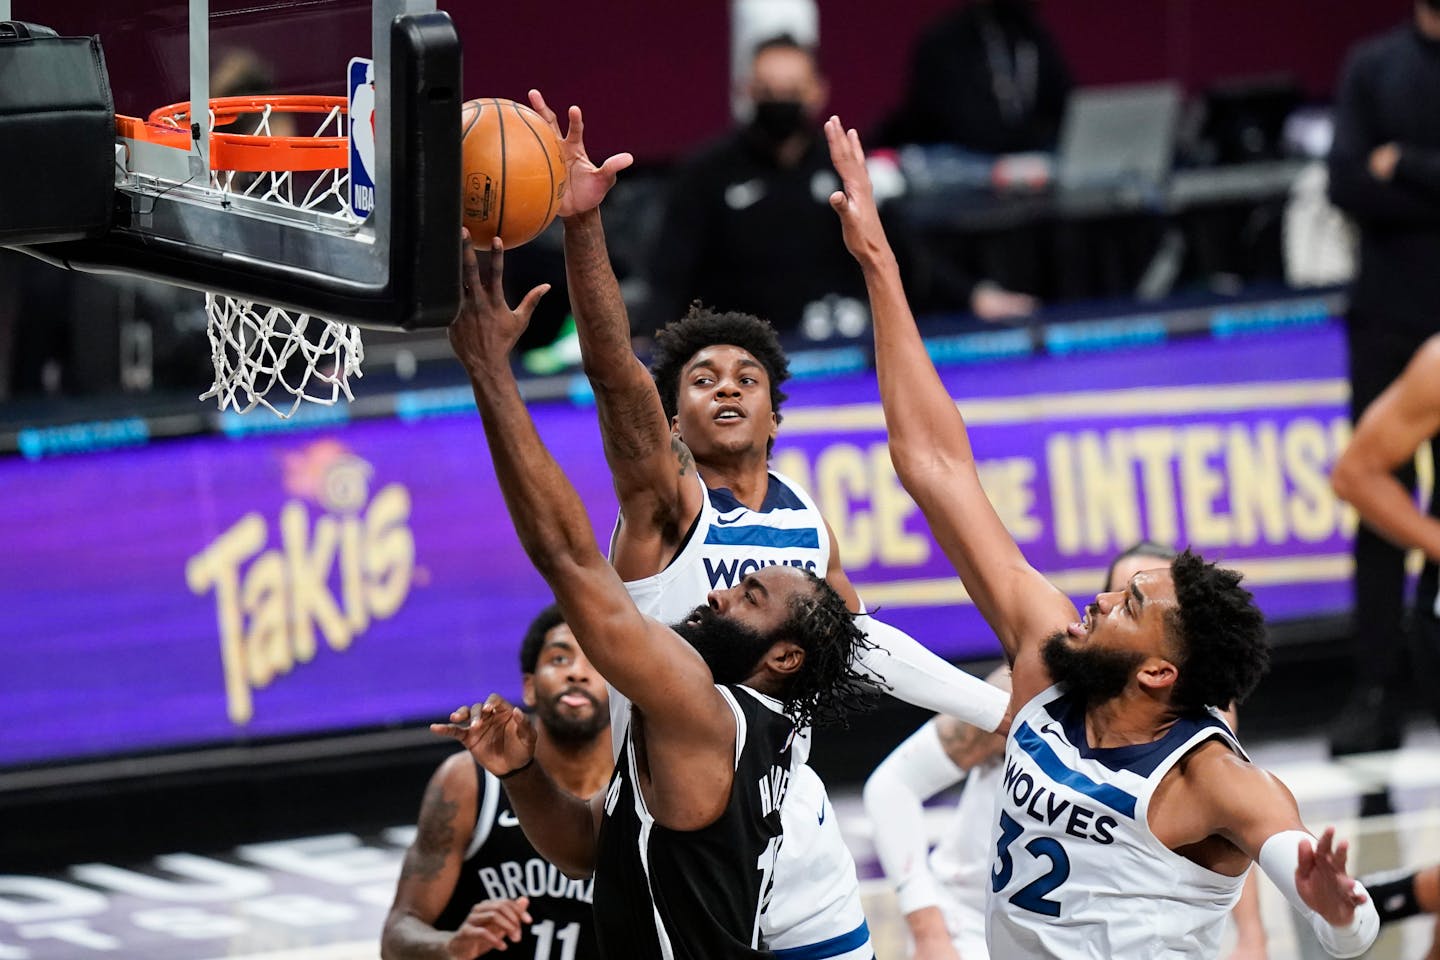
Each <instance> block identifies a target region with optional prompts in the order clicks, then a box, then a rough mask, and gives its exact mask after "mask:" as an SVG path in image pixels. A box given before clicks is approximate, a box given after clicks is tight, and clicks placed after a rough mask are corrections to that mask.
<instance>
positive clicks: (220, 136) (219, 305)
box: [116, 96, 364, 418]
mask: <svg viewBox="0 0 1440 960" xmlns="http://www.w3.org/2000/svg"><path fill="white" fill-rule="evenodd" d="M209 112H210V128H211V131H212V133H211V137H210V186H211V188H212V189H213V190H215V191H218V192H219V194H220V199H221V202H222V203H226V204H233V205H234V206H235V208H236V209H237V210H240V211H241V212H244V211H246V210H257V211H258V210H261V209H263V210H264V211H265V213H266V215H272V216H273V215H274V214H275V213H281V212H284V213H291V214H294V215H299V216H304V217H305V218H306V219H307V221H308V222H311V223H313V224H314V225H315V226H316V227H317V228H318V229H333V230H338V231H342V232H353V231H354V230H355V229H356V228H357V227H358V225H359V220H358V219H357V218H356V217H355V216H354V215H353V214H352V213H351V212H350V205H349V197H348V191H349V183H350V174H349V164H350V141H349V137H348V136H346V135H345V133H346V132H345V126H344V125H345V116H346V101H345V98H344V97H320V96H251V97H217V98H215V99H212V100H211V101H210V111H209ZM116 121H117V132H118V133H119V135H120V136H122V137H125V138H128V139H131V140H136V141H142V142H147V143H153V144H156V145H159V146H168V147H175V148H178V149H184V150H187V151H188V150H189V149H190V148H191V123H192V121H191V118H190V104H189V103H176V104H171V105H169V106H165V107H161V108H159V109H158V110H155V111H153V112H151V114H150V116H149V118H148V120H146V121H144V122H142V121H140V120H139V119H136V118H133V117H117V118H116ZM237 125H239V126H242V127H247V128H248V129H246V130H242V131H235V130H222V129H221V128H224V127H232V126H237ZM292 125H293V126H295V127H297V128H300V127H303V126H306V125H308V126H310V127H312V128H313V129H311V130H310V132H308V133H292V132H289V131H287V130H286V129H285V127H287V126H292ZM277 127H279V128H280V129H279V130H278V131H277V129H276V128H277ZM205 312H206V314H207V316H208V318H209V319H208V330H207V333H208V335H209V339H210V359H211V361H212V362H213V364H214V367H215V383H214V385H213V386H211V388H210V389H209V390H207V391H206V392H205V393H203V394H201V395H200V399H201V400H208V399H210V398H211V397H214V398H216V400H217V402H218V404H219V407H220V409H221V410H222V411H223V410H226V409H233V410H235V411H236V412H237V413H247V412H249V411H250V410H252V409H254V407H255V406H256V405H257V404H258V405H261V406H264V407H265V408H267V409H268V410H270V411H271V412H272V413H274V414H275V415H276V416H279V417H282V418H288V417H290V416H292V415H293V414H294V413H295V411H296V410H297V409H299V407H300V404H301V402H302V401H309V402H311V403H319V404H323V405H326V406H330V405H333V404H335V403H336V402H338V401H339V399H340V397H341V396H342V395H343V396H344V397H345V399H346V400H347V401H348V400H353V399H354V396H353V395H352V394H351V392H350V382H349V381H350V378H351V377H352V376H353V377H355V378H357V379H358V378H359V377H360V376H362V373H361V371H360V361H361V360H362V359H363V358H364V347H363V345H362V344H361V341H360V328H359V327H356V326H354V325H352V324H348V323H340V322H337V321H333V320H327V319H325V318H323V317H316V316H312V315H310V314H306V313H297V312H295V311H290V310H285V309H282V308H280V307H275V306H269V305H266V304H261V303H255V302H254V301H251V300H246V299H243V298H240V297H233V296H227V295H223V294H218V293H206V294H205ZM272 391H274V392H275V399H274V402H272V400H271V397H270V394H271V393H272Z"/></svg>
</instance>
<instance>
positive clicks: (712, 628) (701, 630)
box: [670, 606, 774, 683]
mask: <svg viewBox="0 0 1440 960" xmlns="http://www.w3.org/2000/svg"><path fill="white" fill-rule="evenodd" d="M692 621H693V622H692ZM670 629H672V630H674V631H675V632H676V633H678V634H680V636H682V637H684V638H685V640H686V642H688V643H689V644H690V646H692V647H694V648H695V650H696V652H698V653H699V654H700V656H701V658H702V659H704V661H705V664H706V666H708V667H709V668H710V675H711V676H712V677H714V678H715V682H716V683H744V682H745V681H746V680H747V679H749V678H750V676H751V675H752V674H753V673H754V672H755V667H756V666H757V665H759V663H760V659H761V658H762V657H764V656H765V654H766V653H767V652H768V651H769V650H770V647H771V645H772V644H773V643H774V640H772V639H771V638H769V637H765V636H761V635H760V634H759V633H757V632H756V631H754V630H751V629H750V628H749V627H746V626H742V625H741V624H738V623H736V622H735V621H734V620H731V619H729V618H728V617H722V616H720V614H718V613H716V612H715V611H714V610H711V609H710V608H709V607H708V606H699V607H696V608H695V612H694V613H692V614H690V616H689V617H687V618H686V619H685V620H684V621H683V622H681V623H677V624H674V625H672V626H671V628H670Z"/></svg>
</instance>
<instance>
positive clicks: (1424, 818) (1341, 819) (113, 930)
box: [0, 723, 1440, 960]
mask: <svg viewBox="0 0 1440 960" xmlns="http://www.w3.org/2000/svg"><path fill="white" fill-rule="evenodd" d="M1250 749H1251V752H1252V754H1253V755H1254V756H1255V759H1256V760H1257V762H1259V763H1261V764H1262V765H1264V766H1266V767H1268V768H1270V769H1271V770H1274V771H1275V772H1276V773H1277V774H1279V775H1280V776H1281V778H1282V779H1284V780H1285V782H1286V783H1287V784H1289V786H1290V787H1291V789H1292V790H1294V792H1295V794H1296V796H1297V798H1298V799H1299V800H1300V803H1301V807H1302V812H1303V814H1304V815H1305V819H1306V821H1307V823H1309V824H1310V825H1311V826H1312V828H1315V829H1317V830H1318V829H1319V828H1320V827H1323V826H1324V825H1327V824H1334V825H1335V826H1336V827H1337V828H1338V830H1339V832H1340V834H1341V835H1342V836H1347V837H1349V838H1351V841H1352V844H1353V848H1354V855H1353V860H1352V862H1354V863H1355V864H1356V865H1357V867H1358V869H1359V870H1360V871H1361V872H1366V871H1372V870H1380V869H1388V868H1391V867H1398V866H1418V865H1424V864H1429V863H1436V862H1440V734H1437V733H1436V731H1435V729H1434V727H1433V725H1431V724H1429V723H1417V724H1415V725H1414V726H1413V727H1412V728H1411V729H1410V730H1409V732H1408V734H1407V737H1406V743H1405V746H1404V747H1403V749H1401V750H1399V751H1396V752H1394V753H1384V754H1368V755H1361V756H1355V757H1347V758H1344V759H1342V760H1340V761H1332V760H1330V759H1329V757H1328V755H1327V751H1326V748H1325V744H1324V743H1323V741H1321V740H1320V739H1318V738H1296V739H1286V740H1272V741H1269V742H1260V743H1254V744H1251V745H1250ZM417 790H418V785H417ZM834 802H835V809H836V812H837V814H838V815H839V817H840V820H841V825H842V828H843V829H844V831H845V834H846V837H847V839H848V840H849V842H850V843H851V846H852V848H853V849H854V851H855V856H856V861H857V863H859V865H860V870H861V874H862V877H863V878H864V879H863V880H862V883H863V891H864V895H865V902H866V911H867V914H868V916H869V919H870V924H871V929H872V931H873V934H874V937H875V946H876V952H877V955H878V957H879V960H901V958H903V957H904V956H905V945H904V940H905V938H904V923H903V921H902V919H901V918H900V916H899V915H898V913H897V912H896V910H895V905H894V899H893V897H892V896H891V894H890V892H889V890H888V889H887V888H886V886H885V883H884V881H883V880H882V879H879V872H878V869H877V866H876V864H875V858H874V850H873V846H872V845H871V842H870V827H869V823H868V822H867V821H866V820H865V818H864V816H863V813H862V812H861V808H860V802H859V798H858V796H857V795H855V794H846V795H839V796H836V797H835V798H834ZM1385 806H1388V812H1383V813H1375V812H1373V811H1374V810H1376V809H1377V808H1380V807H1385ZM947 814H948V809H947V808H946V806H944V805H943V804H941V805H936V806H935V807H933V808H932V810H931V815H930V817H929V819H928V821H927V822H928V823H929V824H930V825H931V826H932V828H933V829H938V828H939V827H940V826H941V825H942V824H943V823H944V822H945V820H946V819H947ZM13 827H14V825H13V824H12V828H13ZM336 827H337V832H335V833H332V834H327V835H323V836H309V837H302V838H297V839H292V840H285V841H280V842H268V843H259V844H242V845H239V846H236V847H235V848H234V849H232V850H229V851H227V852H224V853H220V854H214V853H209V854H205V855H198V854H195V853H190V852H186V851H176V850H166V851H159V852H157V854H156V855H155V856H154V857H153V858H151V859H149V860H146V861H143V862H138V863H120V864H108V863H81V864H75V865H73V866H70V867H68V868H66V869H64V870H60V871H56V872H54V873H49V874H40V875H14V874H10V875H3V876H0V960H60V958H65V960H76V958H88V957H96V958H109V957H126V958H128V957H136V958H148V960H211V958H214V960H220V958H226V960H361V958H365V960H371V958H374V957H377V956H378V955H379V931H380V927H381V924H382V923H383V921H384V917H385V913H386V910H387V909H388V907H389V904H390V899H391V896H392V894H393V892H394V882H395V876H396V873H397V872H398V869H399V865H400V858H401V855H402V853H403V851H404V849H405V846H406V845H407V844H408V842H409V840H410V837H411V836H412V835H413V827H411V826H408V825H397V826H395V827H393V828H391V829H388V830H384V831H381V832H379V833H376V834H371V835H355V834H351V833H346V832H343V817H337V823H336ZM0 871H3V865H0ZM1262 890H1263V893H1262V906H1263V915H1264V919H1265V925H1266V929H1267V931H1268V933H1269V937H1270V948H1271V949H1270V957H1271V960H1310V958H1312V957H1315V956H1318V954H1317V953H1315V948H1314V947H1313V946H1310V945H1308V944H1307V943H1306V942H1305V940H1304V937H1303V935H1300V934H1297V931H1296V928H1295V925H1294V924H1293V923H1292V912H1291V911H1290V909H1289V907H1288V905H1287V904H1285V903H1284V901H1283V900H1282V899H1281V897H1280V895H1279V893H1278V892H1277V891H1276V890H1275V889H1274V888H1273V887H1271V886H1270V885H1269V884H1268V883H1264V884H1262ZM1432 929H1433V926H1432V924H1431V923H1430V922H1429V920H1428V918H1417V919H1415V920H1411V921H1407V922H1406V923H1403V924H1399V925H1396V926H1394V927H1392V928H1388V929H1387V930H1386V931H1385V932H1384V933H1383V934H1382V937H1381V940H1380V941H1379V943H1377V945H1376V947H1375V949H1374V950H1372V951H1371V953H1370V954H1369V955H1368V956H1370V957H1373V958H1377V960H1409V958H1414V957H1419V956H1421V955H1422V954H1423V952H1424V950H1425V948H1426V946H1427V945H1428V942H1429V937H1430V933H1431V930H1432ZM1222 956H1223V953H1222ZM527 960H528V958H527Z"/></svg>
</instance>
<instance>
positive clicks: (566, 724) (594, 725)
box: [535, 687, 610, 745]
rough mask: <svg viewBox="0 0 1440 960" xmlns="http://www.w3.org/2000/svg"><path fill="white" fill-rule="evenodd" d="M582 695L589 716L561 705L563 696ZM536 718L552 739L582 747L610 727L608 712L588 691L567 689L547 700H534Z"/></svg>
mask: <svg viewBox="0 0 1440 960" xmlns="http://www.w3.org/2000/svg"><path fill="white" fill-rule="evenodd" d="M571 695H575V696H581V697H584V698H585V699H587V700H589V701H590V707H591V710H590V712H589V713H588V714H576V713H573V712H571V711H570V709H569V708H567V707H565V706H563V705H562V704H561V703H560V698H561V697H565V696H571ZM535 717H536V719H538V720H539V721H540V723H541V724H542V725H543V726H544V727H545V730H546V732H547V733H549V734H550V737H551V739H552V740H554V741H555V742H556V743H563V744H570V745H575V744H582V743H587V742H589V741H591V740H594V739H595V738H596V737H597V736H599V735H600V731H602V730H604V729H605V728H606V727H608V726H610V711H609V710H606V709H603V708H602V707H601V706H600V701H599V700H596V699H595V696H594V694H592V693H590V691H588V690H580V689H577V688H574V687H572V688H570V689H568V690H562V691H560V692H559V693H557V694H556V695H555V696H553V697H550V698H549V699H546V700H540V699H538V698H537V699H536V701H535Z"/></svg>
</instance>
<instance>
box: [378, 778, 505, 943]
mask: <svg viewBox="0 0 1440 960" xmlns="http://www.w3.org/2000/svg"><path fill="white" fill-rule="evenodd" d="M478 793H479V778H478V777H477V776H476V773H475V764H474V763H473V762H472V761H471V760H470V755H469V754H468V753H457V754H455V755H454V756H453V757H450V758H449V759H448V760H446V761H445V762H444V763H443V764H441V765H440V769H438V770H436V771H435V775H434V776H433V777H431V778H430V785H429V786H428V787H426V788H425V799H424V800H423V801H422V802H421V805H420V822H419V825H418V828H417V830H416V833H415V841H414V842H413V843H411V844H410V849H409V850H407V851H406V852H405V862H404V865H403V866H401V868H400V883H399V885H398V886H397V887H396V890H395V903H394V904H393V905H392V906H391V907H390V914H389V916H387V917H386V918H385V930H384V932H383V933H382V934H381V939H380V955H381V956H382V957H383V958H384V960H430V958H438V960H454V958H468V957H475V956H479V955H481V954H483V953H488V952H490V951H491V950H504V949H505V948H506V942H505V941H506V939H507V938H508V939H509V940H511V941H514V942H516V943H518V942H519V941H520V936H521V932H522V929H523V924H526V923H529V922H530V915H529V914H528V913H526V907H527V906H528V901H527V900H526V898H524V897H522V898H520V899H519V900H483V901H481V902H480V903H477V904H474V905H473V906H472V907H471V909H470V914H469V916H468V917H466V919H465V922H464V923H462V924H461V925H460V929H458V930H437V929H435V921H436V920H437V919H438V918H439V916H440V914H441V913H442V912H444V910H445V907H446V905H447V904H448V903H449V902H450V897H451V896H452V895H453V894H454V892H455V883H456V881H457V880H458V879H459V877H460V866H461V864H462V863H463V862H464V860H465V848H466V847H467V846H468V845H469V843H470V837H471V834H472V833H473V832H474V830H475V817H476V809H477V806H478V803H477V800H478Z"/></svg>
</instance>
